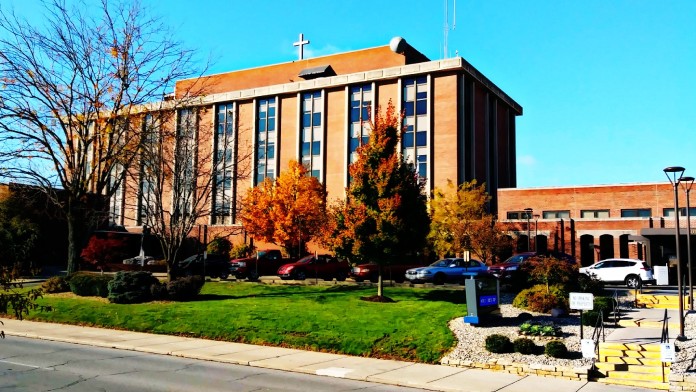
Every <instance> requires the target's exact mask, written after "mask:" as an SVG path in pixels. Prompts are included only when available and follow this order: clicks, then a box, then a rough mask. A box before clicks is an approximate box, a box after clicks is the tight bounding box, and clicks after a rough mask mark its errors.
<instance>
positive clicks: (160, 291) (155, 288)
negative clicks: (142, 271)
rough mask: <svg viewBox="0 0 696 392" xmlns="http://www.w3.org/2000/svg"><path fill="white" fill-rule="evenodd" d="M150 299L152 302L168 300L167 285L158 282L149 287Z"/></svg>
mask: <svg viewBox="0 0 696 392" xmlns="http://www.w3.org/2000/svg"><path fill="white" fill-rule="evenodd" d="M150 297H151V298H152V300H153V301H157V300H164V299H167V298H169V295H168V294H167V284H166V283H161V282H160V281H157V282H154V283H152V285H151V286H150Z"/></svg>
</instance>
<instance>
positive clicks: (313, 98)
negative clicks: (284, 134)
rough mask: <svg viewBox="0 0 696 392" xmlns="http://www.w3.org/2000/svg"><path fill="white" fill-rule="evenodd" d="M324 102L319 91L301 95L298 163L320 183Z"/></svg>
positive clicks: (322, 163)
mask: <svg viewBox="0 0 696 392" xmlns="http://www.w3.org/2000/svg"><path fill="white" fill-rule="evenodd" d="M323 111H324V101H323V98H322V93H321V91H315V92H313V93H304V94H302V119H301V125H300V128H301V132H302V134H301V135H300V146H301V150H300V162H302V164H303V165H304V166H305V167H306V168H307V170H308V171H309V174H310V175H311V176H313V177H316V178H317V179H319V181H321V179H322V169H323V166H324V162H323V159H324V157H323V155H322V151H323V149H322V141H323V139H324V129H323V127H322V121H323V120H322V113H323Z"/></svg>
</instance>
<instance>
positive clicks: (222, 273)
mask: <svg viewBox="0 0 696 392" xmlns="http://www.w3.org/2000/svg"><path fill="white" fill-rule="evenodd" d="M229 276H230V274H228V273H227V272H220V279H222V280H227V278H228V277H229Z"/></svg>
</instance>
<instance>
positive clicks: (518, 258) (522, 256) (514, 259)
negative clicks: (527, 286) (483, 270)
mask: <svg viewBox="0 0 696 392" xmlns="http://www.w3.org/2000/svg"><path fill="white" fill-rule="evenodd" d="M534 256H552V257H555V258H557V259H560V260H565V261H567V262H569V263H572V264H575V263H576V261H575V258H574V257H573V256H571V255H569V254H567V253H560V252H551V253H548V254H543V253H538V252H522V253H518V254H516V255H514V256H511V257H509V258H508V259H507V260H505V261H504V262H502V263H500V264H495V265H492V266H490V267H488V272H489V273H490V274H492V275H494V276H495V277H496V278H498V279H510V278H512V275H513V274H514V273H515V271H517V270H518V269H519V268H520V266H521V265H522V263H524V262H525V261H527V260H528V259H529V258H530V257H534Z"/></svg>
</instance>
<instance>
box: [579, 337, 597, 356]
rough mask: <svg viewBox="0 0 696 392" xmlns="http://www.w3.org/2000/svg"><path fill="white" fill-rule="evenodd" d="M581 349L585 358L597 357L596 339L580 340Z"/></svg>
mask: <svg viewBox="0 0 696 392" xmlns="http://www.w3.org/2000/svg"><path fill="white" fill-rule="evenodd" d="M580 351H582V357H583V358H594V357H595V343H594V340H592V339H582V340H580Z"/></svg>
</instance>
